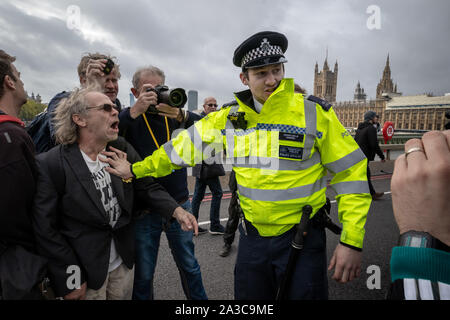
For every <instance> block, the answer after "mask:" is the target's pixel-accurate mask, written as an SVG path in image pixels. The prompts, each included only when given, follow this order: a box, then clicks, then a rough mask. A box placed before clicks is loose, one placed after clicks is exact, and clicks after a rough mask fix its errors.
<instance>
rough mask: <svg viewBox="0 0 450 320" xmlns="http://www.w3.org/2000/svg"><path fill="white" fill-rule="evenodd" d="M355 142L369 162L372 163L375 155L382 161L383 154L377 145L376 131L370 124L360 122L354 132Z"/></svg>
mask: <svg viewBox="0 0 450 320" xmlns="http://www.w3.org/2000/svg"><path fill="white" fill-rule="evenodd" d="M355 140H356V143H358V145H359V147H360V148H361V150H362V151H363V152H364V154H365V156H366V157H367V159H368V160H369V161H373V159H374V158H375V153H376V154H378V156H379V157H380V158H381V159H382V160H384V154H383V152H382V151H381V149H380V146H379V145H378V138H377V129H375V127H374V126H373V124H372V123H370V122H368V121H365V122H361V123H360V124H359V125H358V129H357V130H356V135H355Z"/></svg>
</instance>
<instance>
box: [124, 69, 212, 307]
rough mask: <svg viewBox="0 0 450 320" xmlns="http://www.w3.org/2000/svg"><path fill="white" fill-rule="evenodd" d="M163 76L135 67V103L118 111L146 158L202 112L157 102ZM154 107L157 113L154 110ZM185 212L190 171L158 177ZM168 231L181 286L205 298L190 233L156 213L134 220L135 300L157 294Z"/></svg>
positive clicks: (195, 296) (130, 137) (128, 135)
mask: <svg viewBox="0 0 450 320" xmlns="http://www.w3.org/2000/svg"><path fill="white" fill-rule="evenodd" d="M164 82H165V75H164V72H163V71H162V70H160V69H159V68H156V67H153V66H150V67H146V68H141V69H139V70H137V71H136V72H135V74H134V76H133V88H131V92H132V93H133V95H134V96H135V97H136V98H137V101H136V103H135V104H134V105H133V106H132V107H130V108H127V109H124V110H122V112H121V113H120V115H119V119H120V125H119V128H120V132H121V135H123V136H124V137H125V139H126V140H127V141H128V142H129V143H130V144H131V145H132V146H133V147H134V148H135V149H136V151H137V152H138V154H139V155H140V156H141V157H142V158H145V157H147V156H149V155H151V154H152V153H153V151H155V150H157V149H158V148H159V147H160V146H162V145H163V144H165V143H166V142H168V141H169V140H170V139H171V135H172V133H173V131H174V130H176V129H178V128H180V127H184V128H187V127H189V126H190V125H192V124H193V122H194V121H196V120H199V119H201V118H200V116H198V115H196V114H194V113H191V112H189V111H187V112H186V113H185V112H184V111H183V110H182V109H181V108H174V107H171V106H169V105H168V104H165V103H159V104H158V93H157V92H155V90H153V89H155V87H157V86H161V85H163V84H164ZM150 106H152V107H151V109H154V108H156V110H157V111H158V112H159V113H158V114H156V113H150V112H149V111H150V110H149V107H150ZM156 180H157V182H159V183H160V184H161V185H162V186H163V187H164V188H165V189H166V190H167V191H168V192H169V194H170V195H171V196H172V197H173V198H174V199H175V200H176V201H177V202H178V204H179V205H180V206H181V207H183V208H184V209H185V210H187V211H191V203H190V201H189V191H188V187H187V170H186V169H182V170H176V171H174V172H173V173H172V174H170V175H169V176H167V177H164V178H160V179H156ZM162 231H165V232H166V236H167V239H168V242H169V245H170V248H171V250H172V255H173V257H174V260H175V262H176V264H177V267H178V270H179V272H180V276H181V280H182V285H183V290H184V292H185V294H186V297H187V298H188V299H193V300H198V299H207V296H206V293H205V290H204V288H203V282H202V277H201V272H200V266H199V265H198V262H197V259H196V258H195V255H194V243H193V241H192V237H193V234H192V232H183V231H182V230H181V228H180V225H179V224H178V223H177V222H176V221H167V220H165V219H163V218H161V217H159V216H158V217H157V216H156V215H146V216H144V217H142V219H139V220H138V221H137V222H136V275H135V280H134V289H133V299H136V300H148V299H152V298H153V274H154V271H155V267H156V261H157V257H158V248H159V241H160V237H161V232H162Z"/></svg>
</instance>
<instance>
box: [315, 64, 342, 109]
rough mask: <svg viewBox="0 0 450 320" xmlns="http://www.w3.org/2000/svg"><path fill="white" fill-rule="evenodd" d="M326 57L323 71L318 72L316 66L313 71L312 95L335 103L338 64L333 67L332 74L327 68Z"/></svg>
mask: <svg viewBox="0 0 450 320" xmlns="http://www.w3.org/2000/svg"><path fill="white" fill-rule="evenodd" d="M327 60H328V57H327V58H326V59H325V62H324V64H323V70H322V71H321V72H319V67H318V66H317V62H316V67H315V70H314V95H315V96H317V97H319V98H322V99H324V100H327V101H328V102H331V103H334V102H336V87H337V75H338V63H337V61H336V64H335V65H334V72H333V71H331V70H330V68H329V67H328V61H327Z"/></svg>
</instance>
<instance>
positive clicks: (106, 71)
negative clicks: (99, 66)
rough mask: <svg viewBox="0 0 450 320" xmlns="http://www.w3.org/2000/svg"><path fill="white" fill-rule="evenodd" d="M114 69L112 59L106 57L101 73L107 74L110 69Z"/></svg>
mask: <svg viewBox="0 0 450 320" xmlns="http://www.w3.org/2000/svg"><path fill="white" fill-rule="evenodd" d="M113 69H114V61H112V60H111V59H108V60H107V61H106V64H105V67H104V68H103V73H104V74H105V75H108V74H110V73H111V71H112V70H113Z"/></svg>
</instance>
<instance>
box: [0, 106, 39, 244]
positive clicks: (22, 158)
mask: <svg viewBox="0 0 450 320" xmlns="http://www.w3.org/2000/svg"><path fill="white" fill-rule="evenodd" d="M0 114H2V115H4V113H3V112H1V111H0ZM36 176H37V171H36V164H35V161H34V145H33V142H32V141H31V138H30V136H29V135H28V134H27V132H26V131H25V129H24V128H22V127H21V126H20V125H19V124H18V123H14V122H2V123H0V242H3V243H4V244H6V245H9V244H10V245H21V246H23V247H25V248H26V249H28V250H31V251H33V250H34V247H35V245H34V243H35V241H34V236H33V229H32V225H31V208H32V205H33V197H34V192H35V183H36Z"/></svg>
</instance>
